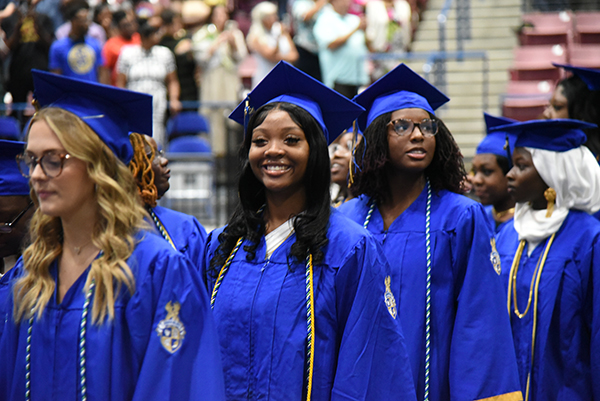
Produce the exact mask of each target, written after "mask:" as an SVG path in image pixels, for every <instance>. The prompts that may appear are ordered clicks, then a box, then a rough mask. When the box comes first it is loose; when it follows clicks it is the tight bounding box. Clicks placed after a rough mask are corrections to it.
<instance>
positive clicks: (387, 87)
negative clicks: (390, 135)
mask: <svg viewBox="0 0 600 401" xmlns="http://www.w3.org/2000/svg"><path fill="white" fill-rule="evenodd" d="M449 100H450V98H448V97H447V96H446V95H444V94H443V93H442V92H440V91H439V90H438V89H437V88H436V87H435V86H433V85H431V84H430V83H429V82H427V81H426V80H425V79H423V78H421V76H420V75H419V74H417V73H416V72H414V71H413V70H411V69H410V68H408V67H407V66H406V64H400V65H398V66H397V67H396V68H394V69H393V70H392V71H390V72H388V73H387V74H385V75H384V76H383V77H381V78H379V79H378V80H377V81H376V82H375V83H373V84H372V85H371V86H369V87H368V88H367V89H365V90H364V91H362V92H361V93H360V94H358V95H357V96H356V97H354V101H355V102H356V103H358V104H360V105H361V106H363V107H364V108H365V109H367V110H368V113H365V114H363V115H362V116H360V117H359V119H358V125H359V126H360V129H361V130H363V131H364V130H365V129H367V127H368V126H369V124H371V123H372V122H373V120H374V119H376V118H377V117H379V116H380V115H382V114H385V113H388V112H390V111H396V110H400V109H408V108H418V109H423V110H426V111H428V112H430V113H431V114H434V110H436V109H437V108H438V107H440V106H441V105H443V104H444V103H446V102H448V101H449Z"/></svg>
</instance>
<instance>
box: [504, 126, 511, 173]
mask: <svg viewBox="0 0 600 401" xmlns="http://www.w3.org/2000/svg"><path fill="white" fill-rule="evenodd" d="M504 150H505V151H506V158H507V159H508V169H509V170H510V169H511V168H512V166H513V164H512V153H511V150H510V142H508V134H506V142H504Z"/></svg>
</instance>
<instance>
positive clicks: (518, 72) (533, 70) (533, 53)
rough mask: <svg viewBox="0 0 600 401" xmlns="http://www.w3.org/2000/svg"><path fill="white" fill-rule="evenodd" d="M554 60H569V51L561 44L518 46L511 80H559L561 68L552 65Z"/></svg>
mask: <svg viewBox="0 0 600 401" xmlns="http://www.w3.org/2000/svg"><path fill="white" fill-rule="evenodd" d="M553 62H555V63H566V62H567V52H566V50H565V48H564V47H563V46H562V45H560V44H556V45H540V46H521V47H517V48H516V49H515V56H514V62H513V65H512V67H511V69H510V77H511V80H513V81H542V80H557V79H559V78H560V70H559V69H557V68H556V67H554V66H553V65H552V63H553Z"/></svg>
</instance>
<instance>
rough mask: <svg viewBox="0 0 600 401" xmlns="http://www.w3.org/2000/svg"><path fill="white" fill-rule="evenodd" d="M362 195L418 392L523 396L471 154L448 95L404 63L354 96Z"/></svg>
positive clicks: (360, 208) (365, 221)
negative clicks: (466, 158)
mask: <svg viewBox="0 0 600 401" xmlns="http://www.w3.org/2000/svg"><path fill="white" fill-rule="evenodd" d="M354 100H355V101H356V102H357V103H358V104H360V105H362V106H364V107H365V108H367V113H365V114H363V116H361V117H359V119H358V122H359V125H360V128H361V129H362V130H363V133H364V140H363V141H362V142H361V143H360V144H359V146H358V148H357V149H356V152H355V154H356V163H357V165H358V167H357V172H356V176H355V181H354V182H355V184H354V185H353V186H352V187H351V190H352V192H353V193H354V194H355V195H357V196H358V195H360V196H359V197H358V198H356V199H353V200H351V201H349V202H346V203H345V204H343V205H342V206H340V208H339V209H340V211H342V212H343V213H345V214H346V215H347V216H348V217H350V218H351V219H352V220H354V221H356V222H357V223H359V224H362V225H363V227H365V228H366V229H368V230H369V231H370V232H371V233H372V234H373V236H374V237H375V239H376V240H377V241H378V242H379V243H380V245H381V246H382V248H383V254H384V255H385V256H386V257H387V260H388V261H389V263H390V265H391V268H392V271H393V272H394V273H395V274H396V275H397V276H399V277H401V279H400V280H397V281H396V285H397V287H396V290H397V291H398V293H399V294H400V302H399V305H400V307H399V316H400V321H401V322H402V327H403V329H404V334H405V336H406V342H407V344H408V350H409V359H410V363H411V368H412V372H413V383H414V385H415V388H416V391H417V398H418V399H419V400H424V399H432V400H450V399H465V400H466V399H468V400H478V399H485V398H488V397H489V398H493V399H494V400H498V401H500V400H511V401H513V400H520V399H521V398H520V397H521V394H520V391H519V382H518V378H517V372H516V361H515V355H514V353H511V352H506V349H507V347H509V346H510V344H511V341H512V340H511V338H510V326H509V322H508V319H507V318H506V312H505V311H504V299H503V298H504V297H503V291H502V290H503V289H502V282H501V281H500V277H499V273H500V271H499V269H500V266H499V265H498V264H497V263H492V260H495V259H494V258H492V256H494V255H495V246H494V241H493V234H492V232H491V229H490V227H489V226H488V223H487V220H486V218H485V215H484V212H483V209H482V207H481V205H479V204H476V203H475V202H473V201H471V200H469V199H467V198H466V197H464V196H462V195H461V194H460V193H461V192H462V186H461V185H462V182H463V180H464V179H465V170H464V167H463V161H462V156H461V154H460V150H459V148H458V146H457V145H456V142H455V141H454V139H453V137H452V135H451V134H450V131H449V130H448V129H447V128H446V126H445V125H444V123H443V122H442V120H440V119H439V118H438V117H436V116H435V114H434V110H435V109H437V108H438V107H440V106H441V105H443V104H444V103H446V102H447V101H449V99H448V98H447V97H446V96H445V95H444V94H443V93H441V92H440V91H438V90H437V89H436V88H435V87H433V86H431V85H430V84H429V83H428V82H427V81H425V80H424V79H423V78H421V77H420V76H419V75H417V74H416V73H414V72H413V71H412V70H410V69H409V68H408V67H407V66H405V65H404V64H401V65H399V66H398V67H396V68H395V69H394V70H392V71H391V72H389V73H388V74H387V75H385V76H384V77H382V78H381V79H379V80H378V81H377V82H375V83H374V84H373V85H371V86H370V87H369V88H367V89H366V90H365V91H364V92H362V93H361V94H360V95H358V96H357V97H356V98H355V99H354Z"/></svg>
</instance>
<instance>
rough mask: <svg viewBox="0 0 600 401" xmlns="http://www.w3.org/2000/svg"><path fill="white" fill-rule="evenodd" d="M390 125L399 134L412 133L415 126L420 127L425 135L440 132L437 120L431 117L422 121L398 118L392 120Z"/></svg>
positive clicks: (429, 135)
mask: <svg viewBox="0 0 600 401" xmlns="http://www.w3.org/2000/svg"><path fill="white" fill-rule="evenodd" d="M388 126H390V127H392V130H394V132H395V133H396V134H398V135H399V136H404V135H410V134H412V132H413V130H414V129H415V127H419V130H420V131H421V134H423V136H424V137H432V136H434V135H435V134H437V133H438V125H437V122H436V121H435V120H431V119H425V120H423V121H421V122H420V123H415V122H412V121H411V120H403V119H398V120H393V121H390V122H389V123H388Z"/></svg>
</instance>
